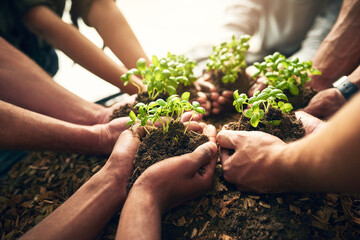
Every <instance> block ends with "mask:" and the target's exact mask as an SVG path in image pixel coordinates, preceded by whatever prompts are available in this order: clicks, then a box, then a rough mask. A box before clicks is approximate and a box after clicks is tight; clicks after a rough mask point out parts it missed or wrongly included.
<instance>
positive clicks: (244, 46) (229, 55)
mask: <svg viewBox="0 0 360 240" xmlns="http://www.w3.org/2000/svg"><path fill="white" fill-rule="evenodd" d="M250 38H251V37H250V36H249V35H242V36H241V37H240V39H236V38H235V36H232V41H231V42H224V43H221V44H220V45H218V46H214V47H213V53H212V54H211V55H210V57H209V60H208V61H207V63H206V66H207V70H208V71H211V70H215V71H221V72H222V73H223V77H222V82H223V83H228V82H231V83H234V82H235V81H236V79H237V78H238V73H239V72H241V71H243V70H244V69H245V68H246V62H245V57H246V51H247V50H248V49H249V43H248V41H249V40H250Z"/></svg>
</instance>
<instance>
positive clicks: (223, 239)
mask: <svg viewBox="0 0 360 240" xmlns="http://www.w3.org/2000/svg"><path fill="white" fill-rule="evenodd" d="M219 239H221V240H233V239H235V238H233V237H230V236H229V235H226V234H221V235H220V236H219Z"/></svg>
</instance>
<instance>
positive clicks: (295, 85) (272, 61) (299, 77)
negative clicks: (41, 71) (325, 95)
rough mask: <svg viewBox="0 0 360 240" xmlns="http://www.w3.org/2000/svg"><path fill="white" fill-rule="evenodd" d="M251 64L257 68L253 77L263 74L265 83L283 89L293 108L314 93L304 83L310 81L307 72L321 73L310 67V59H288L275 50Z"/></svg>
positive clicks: (303, 103)
mask: <svg viewBox="0 0 360 240" xmlns="http://www.w3.org/2000/svg"><path fill="white" fill-rule="evenodd" d="M253 65H254V66H255V67H256V68H257V69H258V71H257V73H255V74H254V78H256V77H257V76H259V75H260V74H262V75H264V76H265V77H266V78H267V81H266V82H265V84H266V85H270V86H275V87H276V88H278V89H280V90H282V91H284V92H285V93H286V94H287V95H288V96H289V101H290V102H291V103H292V104H293V105H295V106H294V108H295V109H298V108H301V107H304V106H306V105H307V104H308V102H309V101H310V99H311V98H312V97H313V96H314V95H315V94H316V92H315V91H314V90H312V89H311V88H306V87H305V84H306V83H307V82H309V81H311V78H310V77H309V74H311V75H320V74H321V72H320V71H319V70H316V69H314V68H312V62H311V61H306V62H300V61H299V59H298V58H294V59H291V60H289V59H286V58H285V56H284V55H282V54H280V53H279V52H275V53H274V54H273V55H269V56H266V57H265V58H264V62H262V63H259V62H255V63H254V64H253Z"/></svg>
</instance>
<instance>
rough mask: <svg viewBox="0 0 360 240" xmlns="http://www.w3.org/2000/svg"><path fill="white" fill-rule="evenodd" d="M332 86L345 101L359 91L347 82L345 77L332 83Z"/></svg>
mask: <svg viewBox="0 0 360 240" xmlns="http://www.w3.org/2000/svg"><path fill="white" fill-rule="evenodd" d="M333 86H334V87H335V88H336V89H338V90H339V91H340V93H341V94H342V95H343V96H344V98H345V99H346V100H349V99H350V98H351V97H352V96H353V95H354V94H355V93H357V92H358V91H359V88H358V87H357V86H356V85H355V84H354V83H352V82H351V81H349V80H348V77H347V76H342V77H341V78H339V79H338V80H337V81H335V82H334V83H333Z"/></svg>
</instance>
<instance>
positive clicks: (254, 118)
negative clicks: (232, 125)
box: [233, 86, 293, 128]
mask: <svg viewBox="0 0 360 240" xmlns="http://www.w3.org/2000/svg"><path fill="white" fill-rule="evenodd" d="M233 95H234V102H233V106H235V109H236V111H238V112H239V113H242V114H243V115H244V116H245V117H247V118H250V123H251V125H252V126H253V127H254V128H256V127H257V126H258V125H259V123H260V122H261V123H263V124H267V123H269V124H272V125H275V126H278V125H279V124H280V123H281V120H273V121H270V122H266V121H264V120H262V119H263V118H264V116H265V114H266V113H267V112H268V111H269V108H270V106H271V107H273V108H277V109H280V110H281V111H282V112H283V113H289V112H290V111H291V110H292V109H293V107H292V105H291V103H288V102H287V101H288V98H287V97H286V95H285V94H284V93H283V92H282V91H281V90H280V89H277V88H275V87H274V86H268V87H267V88H265V89H264V90H263V91H262V92H260V91H256V92H255V93H254V95H253V96H252V97H251V98H248V97H247V95H246V94H245V93H242V94H240V95H239V91H238V90H236V91H235V92H234V94H233ZM284 101H285V102H284ZM245 107H246V108H248V109H247V110H246V108H245Z"/></svg>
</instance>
